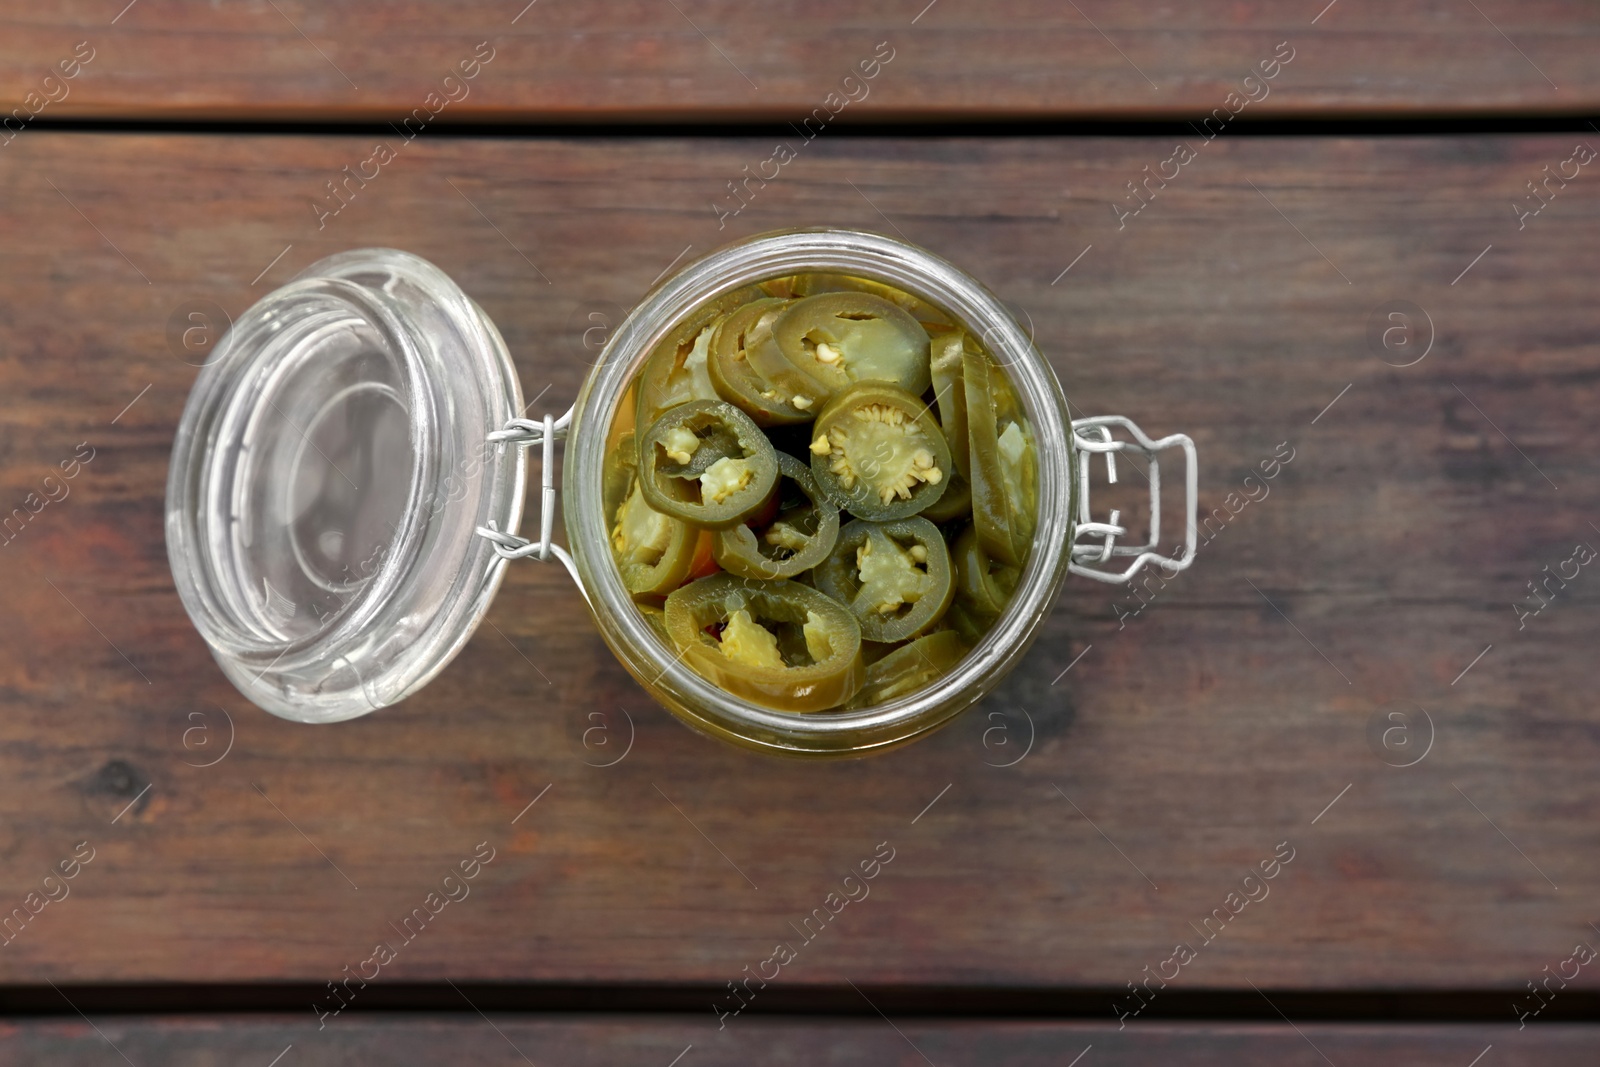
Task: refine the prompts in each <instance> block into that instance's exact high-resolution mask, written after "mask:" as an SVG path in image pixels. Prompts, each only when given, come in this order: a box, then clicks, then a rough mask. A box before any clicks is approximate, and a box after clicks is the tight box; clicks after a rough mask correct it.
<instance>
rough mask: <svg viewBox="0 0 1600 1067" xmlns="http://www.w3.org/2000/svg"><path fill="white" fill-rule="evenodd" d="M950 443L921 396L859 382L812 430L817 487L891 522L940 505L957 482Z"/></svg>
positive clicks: (858, 511) (846, 505)
mask: <svg viewBox="0 0 1600 1067" xmlns="http://www.w3.org/2000/svg"><path fill="white" fill-rule="evenodd" d="M950 471H951V464H950V446H949V443H948V442H947V441H946V440H945V437H944V432H943V431H942V430H940V429H939V424H938V423H937V422H936V421H934V418H933V415H932V414H930V413H929V411H928V406H927V405H926V404H924V403H923V402H922V401H921V400H920V399H918V398H917V397H915V396H913V395H911V394H910V393H907V392H906V391H905V390H903V389H899V388H896V387H895V386H893V385H889V384H887V383H885V382H858V383H857V384H855V385H852V386H851V387H850V388H848V389H846V390H844V391H843V392H841V393H839V394H838V395H837V396H835V397H834V398H833V399H832V400H830V401H829V402H828V405H827V407H825V408H823V410H822V412H821V413H820V414H818V416H817V422H816V425H815V427H814V428H813V431H812V442H811V472H812V474H814V475H816V479H817V487H818V488H819V489H821V490H822V492H823V493H824V494H826V495H827V497H828V498H829V499H830V500H832V501H833V502H834V503H835V504H837V505H839V507H840V508H841V509H843V510H845V511H849V512H851V513H852V514H854V515H857V516H859V517H861V518H864V519H873V520H876V521H880V522H885V521H888V520H890V519H903V518H907V517H909V516H911V515H915V514H916V513H917V512H919V511H922V510H923V509H924V508H926V507H928V506H930V505H931V504H933V503H934V502H936V501H937V500H938V499H939V498H940V496H941V495H943V493H944V491H945V487H946V486H947V485H948V484H949V479H948V478H947V477H946V475H947V474H949V473H950Z"/></svg>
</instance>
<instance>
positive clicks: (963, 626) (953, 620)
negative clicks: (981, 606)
mask: <svg viewBox="0 0 1600 1067" xmlns="http://www.w3.org/2000/svg"><path fill="white" fill-rule="evenodd" d="M944 621H945V622H948V623H949V624H950V625H951V626H952V627H954V628H955V631H956V633H958V634H960V635H961V639H962V640H963V641H965V642H966V643H967V644H968V645H970V646H973V647H977V644H978V642H979V641H982V640H983V638H984V635H985V634H987V633H988V632H989V629H990V627H992V626H994V620H993V619H991V618H988V617H980V616H975V615H972V614H971V613H969V612H968V611H967V609H966V608H964V607H962V605H961V601H959V600H957V601H955V602H953V603H952V604H951V605H950V610H949V611H947V612H945V613H944Z"/></svg>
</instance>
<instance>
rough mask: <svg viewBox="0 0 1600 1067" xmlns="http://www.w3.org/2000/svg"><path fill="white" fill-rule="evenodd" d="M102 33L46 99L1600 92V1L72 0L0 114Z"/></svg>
mask: <svg viewBox="0 0 1600 1067" xmlns="http://www.w3.org/2000/svg"><path fill="white" fill-rule="evenodd" d="M1474 6H1476V7H1477V9H1478V10H1474ZM675 7H676V10H674V8H675ZM119 11H120V12H121V14H120V15H119V14H118V12H119ZM113 20H115V21H114V22H113ZM80 41H87V42H89V44H90V47H91V48H93V49H94V50H95V59H94V60H93V62H92V63H90V64H89V65H88V66H87V67H85V68H84V72H83V74H82V75H81V76H80V77H79V78H77V79H76V80H75V81H73V82H70V83H68V85H67V90H68V95H66V96H65V97H64V98H60V99H59V100H58V102H53V103H49V104H48V106H47V107H45V109H44V110H43V111H42V112H41V114H42V115H44V116H47V117H53V118H59V117H63V116H69V115H75V116H101V117H104V116H132V117H151V116H191V117H193V116H200V117H207V118H213V119H224V118H234V117H241V116H245V117H251V118H256V119H265V118H282V119H317V120H320V119H327V118H336V119H352V118H364V119H377V120H384V121H399V120H400V118H401V117H402V116H404V115H406V114H408V113H410V112H411V110H412V109H413V108H416V107H419V106H422V105H423V103H424V100H425V98H426V97H427V95H428V94H429V93H430V92H439V91H440V90H441V83H442V79H443V77H444V75H445V74H447V73H448V72H449V70H450V69H451V68H452V67H454V66H455V65H456V63H457V62H458V61H461V60H463V59H467V58H469V57H470V56H471V55H472V53H473V51H474V48H475V46H476V45H477V44H478V43H479V42H483V41H489V42H492V47H493V48H494V49H495V59H494V60H493V62H492V63H490V65H489V66H487V67H485V68H484V69H483V72H482V74H481V75H480V76H479V77H478V78H477V79H476V80H475V81H473V82H472V83H471V84H470V85H469V87H468V88H469V89H470V93H469V95H466V96H465V97H464V98H461V99H459V100H458V101H456V102H454V103H452V104H450V106H449V107H448V108H447V109H446V110H445V112H444V113H443V114H442V115H441V116H440V118H439V119H438V121H441V122H459V121H462V120H468V119H474V120H499V121H550V120H553V121H565V120H578V121H581V120H585V119H593V118H602V117H618V116H623V117H634V118H646V119H660V118H671V117H675V116H684V115H691V114H692V115H694V116H696V117H698V118H701V119H705V118H708V117H713V116H743V117H763V118H776V119H783V120H791V121H798V120H799V119H800V118H801V117H802V116H804V115H807V114H809V113H810V112H811V111H812V109H813V108H815V107H818V106H820V105H822V104H823V102H824V100H825V98H826V97H827V96H828V94H829V93H830V92H836V91H840V83H841V79H842V78H843V77H844V76H845V75H847V74H850V73H851V72H852V70H853V69H854V68H855V66H856V64H857V63H858V62H859V61H860V60H863V59H867V58H870V57H871V56H872V54H873V52H874V48H875V46H876V45H877V44H878V43H879V42H888V43H889V47H890V48H891V49H893V54H894V59H893V61H892V63H891V64H890V65H889V66H887V67H885V68H884V69H883V72H882V74H881V75H880V76H879V77H878V78H877V79H875V80H874V81H873V82H871V84H870V86H869V94H868V95H867V96H866V97H865V98H864V99H861V100H860V101H859V103H856V104H853V105H851V107H850V108H849V109H848V110H847V112H846V114H845V115H844V116H842V117H841V120H840V121H845V120H848V119H855V118H859V117H860V116H862V115H863V114H872V115H876V116H878V117H880V118H892V117H914V116H917V115H928V114H938V115H955V116H968V117H981V116H985V115H993V114H1006V115H1016V116H1077V117H1086V116H1149V115H1169V116H1178V117H1182V118H1198V117H1199V116H1203V115H1207V114H1209V113H1210V112H1211V110H1212V109H1213V108H1217V107H1222V106H1223V104H1224V100H1225V98H1226V97H1227V95H1228V93H1230V92H1239V93H1243V92H1245V91H1246V89H1244V88H1242V87H1241V83H1242V80H1243V79H1244V78H1245V77H1246V76H1247V75H1249V74H1250V73H1251V72H1252V71H1253V70H1254V69H1255V68H1256V65H1257V64H1258V63H1259V62H1261V61H1262V60H1265V59H1268V58H1270V57H1271V55H1272V54H1273V52H1274V49H1275V48H1276V46H1277V45H1278V44H1279V42H1285V41H1287V42H1289V46H1290V48H1292V49H1293V50H1294V55H1295V58H1294V60H1293V62H1292V64H1291V65H1290V66H1288V67H1286V68H1284V70H1283V72H1282V74H1281V75H1280V76H1279V77H1278V78H1276V79H1275V80H1274V81H1273V82H1272V83H1271V84H1270V85H1269V86H1268V88H1269V89H1270V93H1269V94H1268V95H1266V96H1265V97H1264V98H1263V99H1261V100H1260V102H1259V103H1255V104H1252V105H1250V108H1249V114H1250V116H1251V117H1258V116H1260V115H1263V114H1277V115H1290V114H1306V113H1317V114H1370V113H1378V114H1393V113H1416V112H1423V113H1448V114H1462V115H1472V114H1482V113H1486V112H1492V113H1528V112H1540V113H1551V112H1564V113H1568V114H1576V113H1582V112H1583V111H1584V110H1586V109H1589V110H1592V109H1594V108H1595V107H1596V106H1597V102H1600V68H1597V67H1596V65H1595V63H1594V62H1593V57H1594V55H1595V50H1596V47H1597V44H1600V16H1597V14H1596V12H1595V9H1594V7H1593V5H1590V4H1585V3H1581V2H1579V0H1536V2H1528V3H1512V2H1511V0H1484V2H1482V3H1479V4H1477V5H1473V4H1465V3H1457V2H1455V0H1424V2H1420V3H1409V4H1404V5H1392V4H1373V3H1363V2H1361V0H1343V2H1337V3H1334V4H1330V3H1328V0H1296V2H1295V3H1287V4H1286V3H1271V2H1267V0H1246V2H1242V3H1241V2H1231V0H1204V2H1194V3H1184V4H1164V5H1152V4H1133V3H1125V2H1113V0H1083V2H1082V3H1080V4H1077V5H1069V4H1058V3H1050V2H1048V0H1004V2H1001V3H992V4H990V3H981V4H980V3H970V2H962V0H935V2H934V3H929V2H928V0H894V2H893V3H889V4H876V5H867V6H863V5H860V4H852V3H846V2H843V0H820V2H814V3H798V2H794V0H787V2H784V3H781V4H759V5H749V4H740V3H735V2H730V0H718V2H707V0H695V2H691V3H678V4H676V5H674V4H669V3H665V2H661V0H608V2H602V3H585V4H558V3H551V2H549V0H546V2H544V3H537V4H533V5H526V0H520V2H519V0H496V2H494V3H487V2H483V0H473V2H471V3H465V4H444V3H437V2H433V3H426V2H411V3H404V4H379V3H373V2H360V3H355V2H352V3H343V4H333V5H330V4H313V3H305V2H301V0H293V2H291V0H282V2H279V3H267V2H263V0H252V2H250V3H245V4H228V5H209V6H197V5H194V4H188V3H179V2H175V0H137V2H136V4H134V5H129V7H128V8H127V9H126V10H124V9H123V5H122V4H120V3H117V2H115V0H110V2H102V0H94V2H89V0H70V2H68V3H65V4H62V5H58V6H56V7H53V8H51V9H48V10H47V9H44V8H41V7H39V6H37V5H35V6H31V7H25V6H24V5H21V4H16V3H13V4H11V5H9V10H8V11H6V12H4V13H0V102H4V108H0V111H3V112H9V111H10V109H11V108H12V107H15V106H19V105H22V104H24V102H25V100H26V94H27V93H29V92H31V91H39V90H40V83H41V81H42V79H43V78H44V76H45V75H47V74H49V73H50V71H51V69H52V67H53V66H54V64H55V63H56V62H57V61H58V60H60V59H62V58H66V57H69V56H70V55H71V54H72V51H73V47H74V46H75V45H76V44H77V43H78V42H80ZM52 91H53V92H54V93H55V95H56V96H57V97H60V95H61V91H62V90H61V89H60V88H54V89H53V90H52ZM855 91H856V92H857V93H858V95H859V93H860V90H855ZM1253 92H1255V93H1256V94H1257V95H1259V94H1260V93H1261V90H1259V89H1256V90H1253ZM34 106H36V105H29V107H28V108H27V110H25V111H24V112H23V115H24V116H26V115H27V113H28V111H30V110H33V108H34Z"/></svg>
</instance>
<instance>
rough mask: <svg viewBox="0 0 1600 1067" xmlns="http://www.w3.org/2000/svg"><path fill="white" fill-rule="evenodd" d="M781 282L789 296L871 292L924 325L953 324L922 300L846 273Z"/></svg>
mask: <svg viewBox="0 0 1600 1067" xmlns="http://www.w3.org/2000/svg"><path fill="white" fill-rule="evenodd" d="M782 281H784V282H787V288H788V292H789V294H791V295H793V296H816V295H817V294H819V293H871V294H872V295H873V296H877V297H882V298H883V299H884V300H887V301H889V302H890V303H891V304H894V305H896V306H897V307H900V308H903V309H904V310H906V311H908V312H910V314H911V317H912V318H914V319H916V320H917V321H918V322H920V323H922V324H923V325H924V326H950V325H952V324H953V323H952V321H951V319H950V316H949V315H946V314H945V313H944V312H942V311H940V310H939V309H938V308H936V307H934V306H933V305H932V304H930V303H928V302H927V301H926V300H921V299H918V298H917V297H914V296H912V295H911V294H910V293H907V292H904V291H902V290H900V289H896V288H895V287H894V286H892V285H885V284H884V283H883V282H875V281H872V280H871V279H868V278H853V277H851V276H850V275H848V274H801V275H799V276H798V277H795V278H787V279H782ZM768 284H772V283H763V286H765V285H768Z"/></svg>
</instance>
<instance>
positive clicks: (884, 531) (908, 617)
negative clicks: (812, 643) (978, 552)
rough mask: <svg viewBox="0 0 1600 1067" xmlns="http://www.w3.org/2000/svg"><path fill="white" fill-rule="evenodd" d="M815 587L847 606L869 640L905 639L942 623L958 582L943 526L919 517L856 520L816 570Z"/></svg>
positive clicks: (846, 529) (840, 536) (847, 526)
mask: <svg viewBox="0 0 1600 1067" xmlns="http://www.w3.org/2000/svg"><path fill="white" fill-rule="evenodd" d="M812 573H813V577H814V579H815V581H816V583H817V588H818V589H820V590H822V591H823V592H824V593H827V594H828V595H829V596H831V597H833V598H834V599H835V600H837V601H839V602H840V603H842V604H846V605H848V606H849V608H850V610H851V611H852V612H853V613H854V614H855V617H856V621H858V622H859V623H861V636H863V637H865V638H866V639H867V640H869V641H904V640H905V639H906V638H908V637H914V636H916V635H917V634H919V633H921V632H922V631H924V630H926V629H927V628H928V627H930V626H932V625H933V624H934V623H935V622H938V621H939V619H940V617H941V616H943V615H944V612H945V609H946V608H948V607H949V606H950V598H951V596H952V595H954V593H955V580H954V576H953V575H952V573H951V570H950V551H949V549H947V548H945V544H944V538H942V537H940V536H939V528H938V527H937V526H935V525H934V524H933V523H931V522H929V521H928V520H927V519H924V518H922V517H920V516H915V517H912V518H909V519H897V520H895V521H893V522H868V521H867V520H865V519H856V520H855V521H854V522H851V523H849V524H847V525H846V526H845V528H844V529H842V530H840V531H839V540H838V541H836V542H834V546H833V551H832V552H830V553H829V554H828V558H827V559H826V560H824V561H823V562H822V563H821V564H819V565H818V567H817V569H816V570H815V571H814V572H812Z"/></svg>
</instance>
